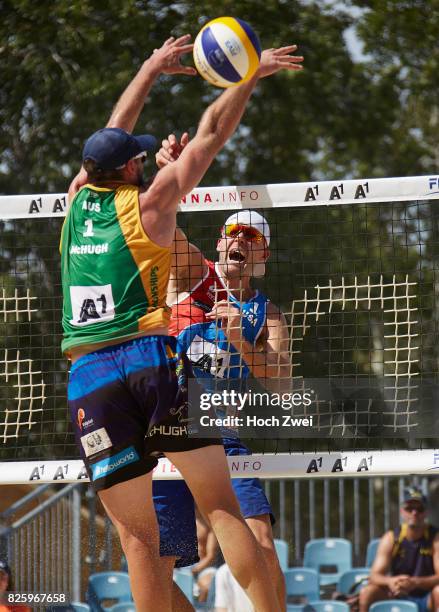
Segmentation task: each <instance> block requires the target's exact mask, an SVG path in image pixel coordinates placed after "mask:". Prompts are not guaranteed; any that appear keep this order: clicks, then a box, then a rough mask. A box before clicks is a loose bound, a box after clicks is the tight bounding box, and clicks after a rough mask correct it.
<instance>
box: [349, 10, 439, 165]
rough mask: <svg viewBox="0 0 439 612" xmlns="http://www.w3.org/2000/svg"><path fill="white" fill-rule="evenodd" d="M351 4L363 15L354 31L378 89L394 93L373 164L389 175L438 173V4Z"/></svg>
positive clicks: (384, 100) (385, 99)
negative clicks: (390, 119) (390, 118)
mask: <svg viewBox="0 0 439 612" xmlns="http://www.w3.org/2000/svg"><path fill="white" fill-rule="evenodd" d="M349 4H350V5H351V6H352V7H355V8H357V9H360V11H361V14H360V17H359V18H358V21H357V22H356V31H357V35H358V36H359V38H360V39H361V41H362V42H363V44H364V52H365V54H366V58H367V65H368V66H370V67H371V68H372V69H373V72H374V81H375V82H376V84H377V88H378V89H381V90H382V91H383V92H384V91H387V90H392V91H393V92H394V94H395V93H396V99H395V97H394V98H393V100H394V102H396V104H395V108H394V109H393V122H392V123H391V124H390V126H389V127H390V131H389V132H388V133H386V134H383V135H382V138H381V139H380V141H379V143H377V144H379V146H378V147H377V151H376V155H374V156H373V158H372V159H373V160H375V164H377V165H379V166H381V167H382V168H383V169H385V171H386V172H387V174H388V175H396V176H399V175H405V174H427V173H430V172H437V171H438V165H439V146H438V130H439V79H438V76H437V75H438V73H439V46H438V39H439V1H438V0H372V1H370V0H350V1H349ZM366 103H369V102H368V101H366ZM382 104H384V105H385V106H390V100H389V99H387V98H386V97H384V98H383V99H382ZM387 110H388V111H390V112H392V111H391V109H387ZM372 169H373V168H372Z"/></svg>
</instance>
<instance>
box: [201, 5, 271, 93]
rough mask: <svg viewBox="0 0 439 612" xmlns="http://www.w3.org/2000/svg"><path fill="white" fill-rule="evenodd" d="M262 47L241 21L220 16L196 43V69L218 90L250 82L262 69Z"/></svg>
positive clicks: (250, 30) (202, 33) (210, 22)
mask: <svg viewBox="0 0 439 612" xmlns="http://www.w3.org/2000/svg"><path fill="white" fill-rule="evenodd" d="M260 58H261V45H260V44H259V40H258V37H257V36H256V34H255V33H254V32H253V30H252V29H251V27H250V26H249V25H248V23H246V22H245V21H242V19H236V18H235V17H218V18H217V19H213V20H212V21H209V23H207V24H206V25H205V26H204V27H203V28H202V29H201V30H200V32H199V33H198V35H197V37H196V39H195V42H194V61H195V67H196V69H197V70H198V72H199V73H200V75H201V76H202V77H203V78H204V79H206V81H209V83H211V84H212V85H216V87H232V86H233V85H239V84H240V83H244V82H245V81H248V79H250V78H251V77H252V76H253V75H254V73H255V72H256V70H257V68H258V66H259V60H260Z"/></svg>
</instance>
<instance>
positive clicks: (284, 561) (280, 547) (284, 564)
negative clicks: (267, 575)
mask: <svg viewBox="0 0 439 612" xmlns="http://www.w3.org/2000/svg"><path fill="white" fill-rule="evenodd" d="M274 546H275V548H276V553H277V558H278V559H279V565H280V568H281V570H282V571H284V570H286V569H288V542H286V541H285V540H274Z"/></svg>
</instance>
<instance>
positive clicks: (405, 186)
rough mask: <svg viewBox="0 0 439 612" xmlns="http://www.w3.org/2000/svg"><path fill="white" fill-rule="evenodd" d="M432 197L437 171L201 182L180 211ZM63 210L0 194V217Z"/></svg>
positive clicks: (48, 200)
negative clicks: (346, 177) (215, 184)
mask: <svg viewBox="0 0 439 612" xmlns="http://www.w3.org/2000/svg"><path fill="white" fill-rule="evenodd" d="M431 199H439V175H431V176H407V177H399V178H383V179H358V180H346V181H311V182H309V183H278V184H271V185H244V186H232V187H202V188H199V189H194V190H193V191H191V192H190V193H189V194H188V195H187V196H186V197H184V198H183V200H182V201H181V202H180V205H179V210H180V211H188V212H193V211H199V212H203V211H208V210H231V209H239V208H271V207H273V208H282V207H295V206H313V205H314V206H329V205H333V204H361V203H364V202H405V201H410V200H431ZM66 211H67V196H66V194H64V193H56V194H39V195H14V196H0V219H20V218H31V217H64V216H65V214H66Z"/></svg>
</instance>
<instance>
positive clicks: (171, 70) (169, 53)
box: [149, 34, 197, 75]
mask: <svg viewBox="0 0 439 612" xmlns="http://www.w3.org/2000/svg"><path fill="white" fill-rule="evenodd" d="M190 38H191V35H190V34H185V35H184V36H180V37H179V38H174V37H173V36H171V37H170V38H168V40H167V41H166V42H165V43H164V44H163V45H162V46H161V47H160V49H154V53H153V54H152V55H151V57H150V58H149V61H150V62H152V63H153V64H154V65H156V64H157V66H156V69H157V71H158V72H162V73H164V74H190V75H195V74H197V71H196V70H195V68H193V67H192V66H183V64H182V63H181V57H182V56H183V55H185V54H186V53H190V52H191V51H192V49H193V46H194V45H193V44H192V43H189V40H190Z"/></svg>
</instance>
